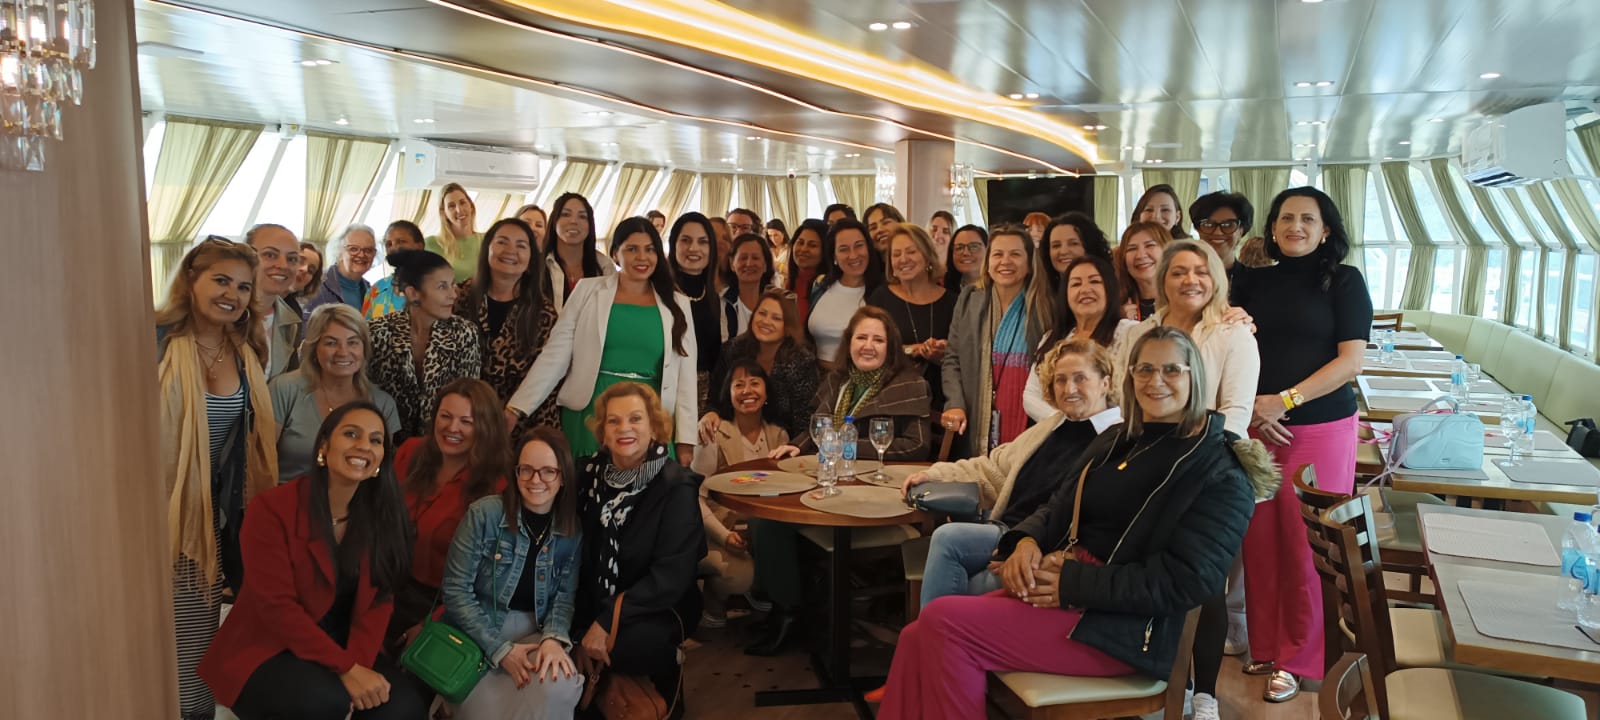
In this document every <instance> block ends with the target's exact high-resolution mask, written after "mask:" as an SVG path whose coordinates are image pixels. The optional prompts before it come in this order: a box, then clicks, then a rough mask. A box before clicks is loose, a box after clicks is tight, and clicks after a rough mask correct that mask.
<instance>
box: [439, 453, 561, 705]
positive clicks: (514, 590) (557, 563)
mask: <svg viewBox="0 0 1600 720" xmlns="http://www.w3.org/2000/svg"><path fill="white" fill-rule="evenodd" d="M516 476H517V481H516V484H514V485H509V486H507V487H506V489H505V492H502V493H500V494H499V495H493V496H490V497H485V498H480V499H479V500H478V501H477V502H474V503H473V504H472V507H470V508H468V509H467V516H466V517H464V518H462V519H461V524H460V525H459V526H458V527H457V528H456V535H455V539H454V540H453V541H452V542H451V543H450V555H449V558H448V559H447V560H446V561H445V569H444V585H443V586H442V594H443V596H444V618H445V622H448V623H450V625H451V626H453V627H456V628H460V629H461V631H462V632H465V633H466V634H467V635H469V636H471V637H472V639H473V640H474V641H476V642H477V643H478V647H480V648H482V649H483V656H484V657H485V658H486V659H488V661H489V664H490V666H491V667H493V668H494V669H493V670H491V671H490V672H489V673H488V674H487V675H484V676H483V678H482V679H481V680H479V681H478V684H477V686H475V687H473V688H472V694H471V695H469V696H467V699H466V700H465V701H464V702H462V703H461V707H459V708H457V709H456V714H455V720H536V719H542V718H565V717H572V709H573V708H574V707H576V706H577V704H578V697H579V696H580V695H582V694H583V678H582V677H581V676H579V675H578V674H577V669H576V668H575V667H574V666H573V664H572V659H571V658H570V657H568V656H567V649H568V648H570V647H572V640H571V638H570V635H569V634H568V633H569V632H570V629H571V627H572V606H573V600H574V598H576V596H577V594H578V558H579V543H580V541H581V539H582V533H580V532H579V528H578V491H577V489H576V488H574V487H569V485H568V481H569V480H572V481H575V480H577V475H576V473H574V472H573V464H572V453H571V451H570V450H568V449H567V439H566V437H565V436H563V435H562V434H561V433H560V431H558V430H556V429H555V428H551V427H545V426H540V427H535V428H533V429H531V430H529V431H528V439H527V441H525V442H524V443H523V444H522V451H521V452H520V453H519V455H518V457H517V466H516Z"/></svg>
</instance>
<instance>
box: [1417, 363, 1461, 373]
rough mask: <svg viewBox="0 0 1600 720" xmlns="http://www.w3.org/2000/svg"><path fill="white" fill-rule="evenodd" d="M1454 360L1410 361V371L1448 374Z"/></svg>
mask: <svg viewBox="0 0 1600 720" xmlns="http://www.w3.org/2000/svg"><path fill="white" fill-rule="evenodd" d="M1453 363H1455V361H1454V360H1412V361H1411V369H1412V370H1416V371H1417V372H1427V373H1441V374H1445V375H1448V374H1450V366H1451V365H1452V364H1453Z"/></svg>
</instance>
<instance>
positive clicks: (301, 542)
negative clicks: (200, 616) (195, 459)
mask: <svg viewBox="0 0 1600 720" xmlns="http://www.w3.org/2000/svg"><path fill="white" fill-rule="evenodd" d="M388 437H389V435H388V432H387V431H385V430H384V425H383V416H382V415H381V414H379V412H378V408H377V406H375V405H373V404H372V403H370V402H367V401H364V400H363V401H358V402H353V403H350V404H348V405H344V406H342V407H340V408H338V409H336V410H334V411H333V412H331V413H329V414H328V418H327V419H326V420H324V421H323V423H322V428H321V429H320V430H318V431H317V437H316V447H317V466H316V467H315V468H313V469H312V471H311V474H310V475H307V476H303V477H300V478H296V479H294V480H292V481H290V482H288V483H287V484H284V485H280V486H278V487H275V488H273V489H271V490H268V491H266V492H264V493H262V494H260V495H258V496H256V498H255V500H254V501H253V502H251V503H250V509H249V510H248V511H247V512H246V513H245V516H244V526H243V528H242V529H241V531H240V538H239V544H240V548H241V553H242V555H243V558H244V570H245V577H246V578H248V581H247V582H246V583H244V585H243V587H241V588H240V590H239V599H238V601H237V602H235V603H234V606H233V611H232V612H231V613H229V615H228V621H227V622H225V623H223V625H222V628H221V630H219V631H218V632H217V636H216V639H214V640H213V641H212V642H211V647H210V648H209V649H208V650H207V651H206V655H205V658H204V659H202V660H201V661H200V667H199V671H198V672H199V675H200V678H201V679H202V680H205V682H206V684H207V685H209V686H211V690H212V692H213V693H215V694H216V696H217V701H218V702H220V703H222V704H223V705H226V706H228V707H229V708H231V709H232V710H233V713H234V714H235V715H237V716H238V717H239V718H241V720H257V719H261V720H266V719H270V718H303V719H305V720H342V718H345V717H347V716H351V715H350V713H351V711H352V710H354V711H355V713H354V715H353V717H354V718H356V719H357V720H387V719H389V718H420V717H423V715H424V714H425V713H426V712H427V705H426V704H425V703H424V702H423V700H422V698H421V697H420V696H418V694H417V693H416V691H415V690H414V689H413V686H412V684H411V683H409V682H407V681H404V680H402V679H401V676H400V674H399V671H398V670H397V669H396V668H394V667H392V666H387V664H386V663H381V662H379V661H378V647H379V645H380V643H381V642H382V639H383V628H384V626H385V625H387V624H388V622H389V613H390V611H391V610H393V608H394V603H393V601H392V598H393V596H394V589H395V587H396V586H397V585H398V584H399V583H400V582H401V580H402V577H403V576H404V574H405V568H406V562H407V560H408V557H407V556H408V555H409V554H410V548H408V547H407V546H406V541H405V524H406V520H405V509H404V506H403V505H402V503H401V500H400V493H399V491H398V486H397V485H395V483H394V482H393V481H392V480H391V479H390V478H389V477H388V475H389V474H390V472H389V467H390V466H389V464H388V463H386V462H384V461H385V460H387V459H388V457H389V455H390V452H389V451H390V448H389V445H388V442H389V441H388Z"/></svg>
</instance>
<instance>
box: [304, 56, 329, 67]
mask: <svg viewBox="0 0 1600 720" xmlns="http://www.w3.org/2000/svg"><path fill="white" fill-rule="evenodd" d="M333 64H335V63H334V61H332V60H328V59H326V58H307V59H305V60H301V61H300V67H326V66H328V65H333Z"/></svg>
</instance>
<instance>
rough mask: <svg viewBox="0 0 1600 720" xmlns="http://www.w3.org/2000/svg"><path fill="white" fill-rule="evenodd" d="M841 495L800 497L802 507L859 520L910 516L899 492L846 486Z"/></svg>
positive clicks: (887, 489) (869, 486) (861, 486)
mask: <svg viewBox="0 0 1600 720" xmlns="http://www.w3.org/2000/svg"><path fill="white" fill-rule="evenodd" d="M839 490H840V492H839V494H838V495H834V496H833V497H817V493H814V492H808V493H806V494H804V495H801V496H800V503H801V504H803V505H805V506H806V507H808V508H811V509H813V510H821V511H823V512H831V513H834V514H837V515H849V516H851V517H860V518H890V517H898V516H900V515H904V514H906V513H908V512H911V508H909V507H907V506H906V501H905V499H904V498H902V497H900V491H899V490H896V489H894V488H886V487H878V486H876V485H845V486H841V487H840V488H839Z"/></svg>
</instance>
